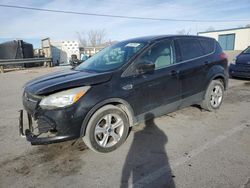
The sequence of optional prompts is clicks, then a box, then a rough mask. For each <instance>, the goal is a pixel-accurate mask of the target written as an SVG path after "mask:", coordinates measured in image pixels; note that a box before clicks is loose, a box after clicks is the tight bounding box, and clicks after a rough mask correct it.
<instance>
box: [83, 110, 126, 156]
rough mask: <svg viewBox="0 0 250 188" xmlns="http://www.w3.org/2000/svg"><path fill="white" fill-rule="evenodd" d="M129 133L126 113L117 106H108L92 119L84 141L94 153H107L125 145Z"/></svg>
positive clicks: (97, 112) (96, 113) (98, 111)
mask: <svg viewBox="0 0 250 188" xmlns="http://www.w3.org/2000/svg"><path fill="white" fill-rule="evenodd" d="M128 131H129V121H128V118H127V115H126V113H125V112H124V111H123V110H122V109H120V108H118V107H116V106H113V105H107V106H104V107H102V108H100V109H99V110H97V111H96V112H95V113H94V114H93V116H92V117H91V118H90V120H89V123H88V125H87V128H86V133H85V136H84V137H83V141H84V142H85V144H86V145H87V146H88V147H89V148H90V149H92V150H93V151H95V152H101V153H107V152H111V151H113V150H115V149H116V148H118V147H119V146H120V145H121V144H123V143H124V141H125V140H126V138H127V135H128Z"/></svg>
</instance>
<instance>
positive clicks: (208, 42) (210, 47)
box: [199, 38, 215, 55]
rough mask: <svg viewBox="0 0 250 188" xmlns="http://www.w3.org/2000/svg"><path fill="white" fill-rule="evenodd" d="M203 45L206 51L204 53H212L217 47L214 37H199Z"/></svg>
mask: <svg viewBox="0 0 250 188" xmlns="http://www.w3.org/2000/svg"><path fill="white" fill-rule="evenodd" d="M199 41H200V44H201V47H202V49H203V51H204V54H205V55H206V54H210V53H212V52H213V51H214V49H215V41H214V40H212V39H206V38H204V39H199Z"/></svg>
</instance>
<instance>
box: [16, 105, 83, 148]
mask: <svg viewBox="0 0 250 188" xmlns="http://www.w3.org/2000/svg"><path fill="white" fill-rule="evenodd" d="M24 113H25V111H24V110H20V111H19V133H20V136H22V137H26V139H27V141H29V142H30V143H31V144H32V145H46V144H52V143H57V142H64V141H68V140H73V139H77V138H79V134H78V133H75V132H74V131H68V132H61V131H60V130H59V131H58V130H56V128H53V127H49V126H47V128H46V127H45V129H41V128H40V130H39V131H38V133H34V129H39V128H37V127H34V124H33V123H34V122H33V118H32V116H31V115H30V114H29V113H28V112H27V124H28V125H25V124H24V117H25V116H24Z"/></svg>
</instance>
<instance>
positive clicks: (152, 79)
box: [126, 40, 181, 120]
mask: <svg viewBox="0 0 250 188" xmlns="http://www.w3.org/2000/svg"><path fill="white" fill-rule="evenodd" d="M175 59H176V58H175V48H174V45H173V42H172V41H171V40H164V41H160V42H157V43H156V44H154V45H153V46H152V47H150V48H149V49H147V50H146V51H145V52H144V53H143V54H142V55H141V56H140V57H139V58H137V59H136V61H135V62H134V63H133V64H132V65H131V66H133V67H136V65H137V64H139V63H141V62H146V61H148V62H152V63H154V64H155V70H154V72H150V73H145V74H137V73H136V71H135V74H134V75H133V76H129V77H127V78H126V82H127V83H131V84H132V86H133V89H132V90H131V92H130V95H129V96H128V99H127V100H128V102H129V103H130V104H131V105H132V108H133V109H134V113H135V116H138V118H139V120H140V119H142V118H144V115H145V113H147V112H151V113H153V114H155V116H158V115H162V114H165V113H166V112H169V111H172V110H174V109H176V108H178V106H179V104H180V91H181V85H180V82H179V77H178V67H179V66H180V65H178V64H175Z"/></svg>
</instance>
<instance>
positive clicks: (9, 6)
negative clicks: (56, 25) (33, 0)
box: [0, 4, 250, 22]
mask: <svg viewBox="0 0 250 188" xmlns="http://www.w3.org/2000/svg"><path fill="white" fill-rule="evenodd" d="M0 7H5V8H15V9H25V10H32V11H42V12H53V13H63V14H75V15H85V16H97V17H108V18H122V19H136V20H151V21H171V22H244V21H250V19H237V20H200V19H197V20H196V19H171V18H153V17H139V16H122V15H113V14H96V13H88V12H75V11H67V10H56V9H45V8H36V7H26V6H16V5H5V4H0Z"/></svg>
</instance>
